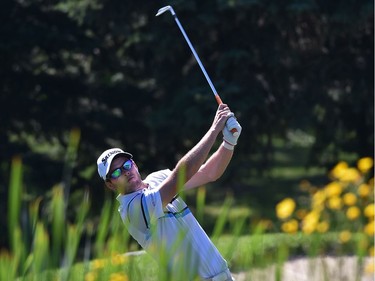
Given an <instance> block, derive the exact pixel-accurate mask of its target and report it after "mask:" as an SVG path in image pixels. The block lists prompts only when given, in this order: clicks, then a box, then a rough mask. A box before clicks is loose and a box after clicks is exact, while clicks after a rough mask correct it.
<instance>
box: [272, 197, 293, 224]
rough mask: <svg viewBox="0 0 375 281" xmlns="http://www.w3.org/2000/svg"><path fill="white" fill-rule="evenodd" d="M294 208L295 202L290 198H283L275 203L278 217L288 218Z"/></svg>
mask: <svg viewBox="0 0 375 281" xmlns="http://www.w3.org/2000/svg"><path fill="white" fill-rule="evenodd" d="M295 208H296V202H294V200H293V199H292V198H285V199H284V200H282V201H281V202H280V203H278V204H277V205H276V215H277V217H278V218H279V219H286V218H288V217H289V216H290V215H291V214H292V213H293V211H294V209H295Z"/></svg>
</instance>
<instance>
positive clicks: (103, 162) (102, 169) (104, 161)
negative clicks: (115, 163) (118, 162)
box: [96, 148, 133, 180]
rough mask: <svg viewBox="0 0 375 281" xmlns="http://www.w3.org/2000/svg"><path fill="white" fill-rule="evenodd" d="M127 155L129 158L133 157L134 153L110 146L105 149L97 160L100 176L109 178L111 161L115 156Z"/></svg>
mask: <svg viewBox="0 0 375 281" xmlns="http://www.w3.org/2000/svg"><path fill="white" fill-rule="evenodd" d="M121 154H123V155H125V156H126V157H128V158H129V159H131V158H133V155H131V154H130V153H129V152H126V151H123V150H122V149H120V148H110V149H107V150H106V151H104V152H103V153H102V154H101V155H100V156H99V158H98V160H97V161H96V164H97V165H98V173H99V176H100V177H101V178H102V179H103V180H106V179H107V174H108V172H109V167H111V163H112V160H113V158H115V157H116V156H118V155H121Z"/></svg>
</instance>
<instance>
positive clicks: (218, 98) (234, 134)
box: [215, 94, 238, 137]
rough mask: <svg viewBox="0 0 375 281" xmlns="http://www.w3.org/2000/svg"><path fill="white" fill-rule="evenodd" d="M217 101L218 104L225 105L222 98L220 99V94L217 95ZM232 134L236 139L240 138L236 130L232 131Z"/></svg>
mask: <svg viewBox="0 0 375 281" xmlns="http://www.w3.org/2000/svg"><path fill="white" fill-rule="evenodd" d="M215 99H216V101H217V103H218V104H219V105H220V104H222V103H223V101H222V100H221V98H220V97H219V95H218V94H215ZM230 132H231V133H232V135H233V136H235V137H237V136H238V131H237V129H236V128H232V129H231V130H230Z"/></svg>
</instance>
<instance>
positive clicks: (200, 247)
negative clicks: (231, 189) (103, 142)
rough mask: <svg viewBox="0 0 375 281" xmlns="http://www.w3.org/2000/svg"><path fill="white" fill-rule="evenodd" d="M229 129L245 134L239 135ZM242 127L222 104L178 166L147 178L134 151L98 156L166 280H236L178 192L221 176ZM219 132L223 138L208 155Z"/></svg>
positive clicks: (129, 222)
mask: <svg viewBox="0 0 375 281" xmlns="http://www.w3.org/2000/svg"><path fill="white" fill-rule="evenodd" d="M230 117H233V118H230ZM228 128H230V129H231V128H236V129H237V131H238V133H239V134H236V136H233V135H232V133H231V132H230V131H229V129H228ZM241 130H242V128H241V126H240V124H239V123H238V122H237V120H236V119H235V118H234V115H233V113H232V112H231V111H230V109H229V107H228V106H227V105H226V104H221V105H219V107H218V109H217V111H216V114H215V117H214V120H213V122H212V125H211V127H210V128H209V130H208V131H207V133H206V134H205V135H204V136H203V138H202V139H201V140H200V141H199V142H198V143H197V144H196V145H195V146H194V147H193V148H192V149H191V150H190V151H189V152H188V153H186V154H185V155H184V156H183V157H182V158H181V160H180V161H178V163H177V165H176V167H175V168H174V169H173V170H169V169H166V170H160V171H156V172H153V173H151V174H150V175H148V176H147V177H146V178H145V179H142V178H141V175H140V173H139V171H138V167H137V165H136V163H135V162H134V160H133V155H132V154H130V153H129V152H125V151H123V150H122V149H119V148H111V149H108V150H106V151H104V152H103V153H102V154H101V155H100V156H99V158H98V160H97V165H98V172H99V175H100V177H101V178H102V179H103V180H104V181H105V185H106V186H107V187H108V188H109V189H111V190H113V191H115V192H117V193H119V195H118V197H117V200H118V201H119V202H120V207H119V209H118V210H119V213H120V215H121V218H122V221H123V222H124V224H125V226H126V227H127V229H128V231H129V233H130V234H131V236H132V237H133V238H134V239H135V240H137V242H138V243H139V244H140V245H141V247H142V248H143V249H144V250H146V251H147V252H148V253H150V254H151V255H152V256H153V257H154V258H155V259H156V260H157V261H158V262H159V264H160V265H161V266H166V269H167V270H166V272H167V273H168V276H167V277H165V279H166V280H173V281H175V280H184V281H186V280H212V281H228V280H234V279H233V278H232V276H231V273H230V271H229V269H228V265H227V262H226V261H225V260H224V258H223V257H222V256H221V254H220V253H219V251H218V250H217V249H216V247H215V245H214V244H213V243H212V242H211V240H210V239H209V237H208V236H207V234H206V233H205V231H204V230H203V229H202V227H201V226H200V225H199V223H198V222H197V220H196V219H195V217H194V216H193V214H192V213H191V211H190V210H189V208H188V207H187V205H186V203H185V202H184V201H183V200H182V199H181V198H180V197H179V196H178V188H179V185H181V181H182V184H183V187H182V188H184V189H191V188H195V187H199V186H202V185H204V184H207V183H209V182H212V181H215V180H217V179H218V178H219V177H220V176H221V175H222V174H223V173H224V171H225V169H226V167H227V166H228V164H229V162H230V160H231V158H232V156H233V151H234V146H235V145H236V144H237V139H238V137H239V135H240V133H241ZM219 135H220V136H223V141H222V143H221V144H220V146H219V147H218V148H217V150H216V151H215V152H214V153H213V154H212V155H211V156H210V157H208V155H209V153H210V150H211V149H212V147H213V145H214V144H215V142H216V139H217V137H218V136H219ZM207 158H208V159H207ZM181 177H183V178H182V179H181ZM197 278H198V279H197ZM161 281H164V280H161Z"/></svg>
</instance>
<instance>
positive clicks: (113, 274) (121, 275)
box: [109, 273, 129, 281]
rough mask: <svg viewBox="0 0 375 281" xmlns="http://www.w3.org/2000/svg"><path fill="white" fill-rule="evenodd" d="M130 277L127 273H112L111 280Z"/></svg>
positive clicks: (126, 280) (119, 280)
mask: <svg viewBox="0 0 375 281" xmlns="http://www.w3.org/2000/svg"><path fill="white" fill-rule="evenodd" d="M128 280H129V278H128V276H127V275H126V274H125V273H112V274H111V276H110V277H109V281H128Z"/></svg>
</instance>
